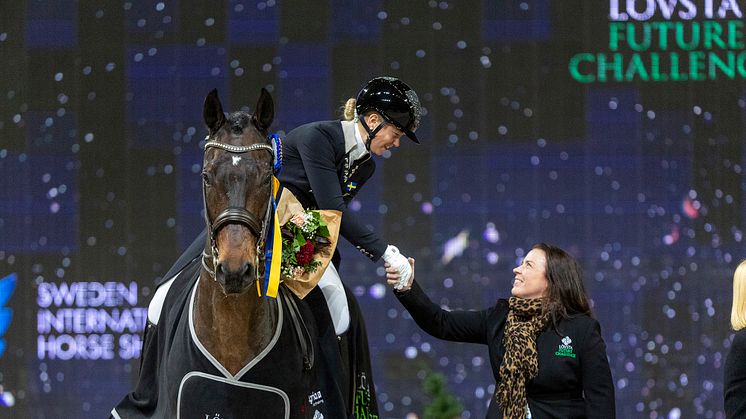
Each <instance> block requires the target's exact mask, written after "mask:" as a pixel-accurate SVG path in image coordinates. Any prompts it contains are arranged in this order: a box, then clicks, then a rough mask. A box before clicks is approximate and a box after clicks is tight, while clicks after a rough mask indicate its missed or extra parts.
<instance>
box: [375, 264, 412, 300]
mask: <svg viewBox="0 0 746 419" xmlns="http://www.w3.org/2000/svg"><path fill="white" fill-rule="evenodd" d="M407 263H408V264H409V267H410V268H411V269H412V275H411V276H410V277H409V280H408V281H406V282H402V281H401V277H400V275H399V270H398V269H396V268H394V267H393V266H391V265H389V264H388V263H384V264H383V266H384V267H385V268H386V282H387V283H388V284H389V285H391V286H392V287H394V289H396V290H397V291H400V292H403V291H409V289H410V288H412V283H413V282H414V259H412V258H409V259H407Z"/></svg>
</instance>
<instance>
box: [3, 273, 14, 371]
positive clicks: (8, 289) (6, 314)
mask: <svg viewBox="0 0 746 419" xmlns="http://www.w3.org/2000/svg"><path fill="white" fill-rule="evenodd" d="M15 289H16V274H15V273H12V274H10V275H8V276H6V277H5V278H3V279H0V358H1V357H2V356H3V354H5V339H4V338H3V336H5V331H6V330H8V326H10V321H11V319H12V318H13V310H11V309H10V308H8V307H5V305H6V304H7V303H8V300H10V296H11V295H13V291H14V290H15Z"/></svg>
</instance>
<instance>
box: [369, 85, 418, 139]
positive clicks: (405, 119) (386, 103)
mask: <svg viewBox="0 0 746 419" xmlns="http://www.w3.org/2000/svg"><path fill="white" fill-rule="evenodd" d="M368 111H375V112H378V113H379V114H381V116H382V117H383V119H384V120H385V121H386V122H388V123H391V124H394V125H395V126H396V127H397V128H399V129H400V130H402V131H404V133H405V134H406V135H407V137H409V139H411V140H412V141H414V142H415V143H417V144H419V143H420V141H419V140H418V139H417V136H416V135H415V134H414V131H415V130H416V129H417V127H418V126H419V125H420V114H421V112H422V110H421V108H420V100H419V98H418V97H417V93H415V91H414V90H412V89H411V88H410V87H409V86H407V84H406V83H404V82H403V81H401V80H399V79H397V78H395V77H376V78H374V79H373V80H371V81H369V82H368V83H367V84H366V85H365V87H363V88H362V90H360V93H358V94H357V100H356V104H355V112H356V113H357V115H358V117H362V116H363V115H365V113H366V112H368Z"/></svg>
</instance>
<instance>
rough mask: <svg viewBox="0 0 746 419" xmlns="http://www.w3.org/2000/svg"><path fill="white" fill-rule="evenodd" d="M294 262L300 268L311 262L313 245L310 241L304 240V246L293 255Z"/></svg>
mask: <svg viewBox="0 0 746 419" xmlns="http://www.w3.org/2000/svg"><path fill="white" fill-rule="evenodd" d="M295 260H297V261H298V265H301V266H303V265H308V264H309V263H311V261H313V243H311V240H306V244H304V245H303V246H301V247H300V250H298V253H296V254H295Z"/></svg>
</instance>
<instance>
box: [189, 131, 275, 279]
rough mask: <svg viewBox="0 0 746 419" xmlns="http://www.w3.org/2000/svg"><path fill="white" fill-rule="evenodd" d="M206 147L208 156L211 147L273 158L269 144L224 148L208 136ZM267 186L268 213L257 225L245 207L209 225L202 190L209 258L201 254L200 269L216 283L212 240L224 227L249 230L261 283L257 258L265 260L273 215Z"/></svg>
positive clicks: (231, 209)
mask: <svg viewBox="0 0 746 419" xmlns="http://www.w3.org/2000/svg"><path fill="white" fill-rule="evenodd" d="M205 139H206V140H208V141H207V143H206V144H205V152H207V149H208V148H210V147H213V148H219V149H221V150H224V151H227V152H229V153H232V154H243V153H248V152H250V151H256V150H266V151H268V152H269V153H270V154H271V155H274V149H273V148H272V146H271V145H269V144H252V145H248V146H238V145H231V144H225V143H221V142H219V141H216V140H210V137H209V136H207V137H206V138H205ZM267 186H268V187H269V188H270V193H269V199H268V200H267V210H266V211H265V214H264V220H263V221H260V220H259V218H258V217H257V216H256V215H254V214H252V213H251V212H249V211H248V210H247V209H246V208H244V207H228V208H226V209H225V210H223V212H221V213H220V214H218V216H217V217H215V220H212V221H210V214H209V212H208V211H207V192H206V191H205V187H204V185H203V186H202V199H203V209H204V211H205V222H206V223H207V227H208V234H209V235H210V250H211V253H212V255H208V254H207V253H206V252H203V253H202V267H204V268H205V270H206V271H207V272H208V273H209V274H210V275H211V276H212V278H213V279H214V280H217V277H216V276H215V269H214V268H215V267H216V266H217V262H218V246H217V242H216V240H215V236H216V235H217V233H218V231H220V229H221V228H223V227H224V226H225V225H227V224H234V223H237V224H243V225H245V226H246V227H248V228H249V230H251V233H252V234H254V235H255V236H256V237H257V238H258V240H257V242H256V254H255V256H254V266H255V267H256V269H255V270H254V272H255V277H256V280H257V281H260V277H259V266H260V265H259V259H260V256H259V255H260V254H261V255H262V256H261V259H264V252H263V249H264V242H265V240H266V238H267V230H268V227H269V221H270V218H271V212H272V199H273V197H272V190H271V189H272V180H271V179H270V181H269V182H268V184H267ZM210 256H212V260H211V261H210V262H211V263H212V269H211V268H210V267H209V266H207V261H208V260H209V259H208V258H209V257H210Z"/></svg>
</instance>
